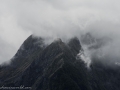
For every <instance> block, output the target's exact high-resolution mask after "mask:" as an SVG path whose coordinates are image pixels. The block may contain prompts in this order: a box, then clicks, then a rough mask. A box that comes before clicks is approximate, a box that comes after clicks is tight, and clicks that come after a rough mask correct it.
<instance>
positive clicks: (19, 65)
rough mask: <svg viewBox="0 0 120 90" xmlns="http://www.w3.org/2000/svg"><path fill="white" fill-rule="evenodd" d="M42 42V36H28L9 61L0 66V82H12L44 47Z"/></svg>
mask: <svg viewBox="0 0 120 90" xmlns="http://www.w3.org/2000/svg"><path fill="white" fill-rule="evenodd" d="M43 42H44V41H43V39H42V38H38V37H33V36H32V35H31V36H29V37H28V38H27V39H26V40H25V41H24V43H23V44H22V46H21V47H20V49H19V50H18V52H17V53H16V54H15V56H14V58H13V59H12V61H11V63H10V64H9V65H7V66H2V67H1V70H0V81H1V82H0V84H2V83H3V84H4V83H5V82H8V81H11V82H12V80H13V79H14V78H16V77H19V75H20V74H21V73H22V72H24V71H25V70H26V69H27V68H28V67H29V65H30V64H31V63H32V62H33V61H34V59H35V58H37V55H38V56H39V53H41V52H42V50H43V49H44V48H45V45H44V43H43ZM33 58H34V59H33Z"/></svg>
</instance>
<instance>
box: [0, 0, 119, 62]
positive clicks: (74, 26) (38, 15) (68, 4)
mask: <svg viewBox="0 0 120 90" xmlns="http://www.w3.org/2000/svg"><path fill="white" fill-rule="evenodd" d="M119 4H120V1H119V0H116V1H114V0H65V1H64V0H51V1H49V0H1V1H0V47H1V49H2V48H5V49H3V50H1V51H0V57H1V58H0V63H2V62H3V61H6V60H8V59H9V58H11V57H12V56H13V55H14V54H15V53H16V51H17V49H18V48H19V47H20V45H21V44H22V42H23V41H24V40H25V39H26V38H27V37H28V36H29V35H30V34H32V33H34V34H36V35H39V36H42V37H54V38H57V37H60V38H64V39H65V38H70V37H73V36H78V37H80V35H81V34H84V33H87V32H91V33H92V35H93V36H95V37H97V38H101V37H104V36H107V37H110V38H112V40H113V42H114V43H115V45H116V44H118V43H119V42H120V41H119V35H120V31H119V30H120V27H119V26H120V12H119V9H120V6H119ZM117 42H118V43H117ZM115 45H112V46H114V47H117V48H119V46H115ZM112 46H111V45H108V47H109V48H110V47H112ZM117 48H116V49H117ZM116 49H115V51H116ZM117 50H118V49H117ZM9 51H11V52H10V53H9ZM106 51H108V50H106ZM3 52H4V54H3ZM104 52H105V51H104ZM116 52H117V51H116ZM106 53H107V52H106ZM118 53H119V52H118ZM5 55H6V56H5Z"/></svg>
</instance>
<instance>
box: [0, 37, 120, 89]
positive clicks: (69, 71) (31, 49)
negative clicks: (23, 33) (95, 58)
mask: <svg viewBox="0 0 120 90" xmlns="http://www.w3.org/2000/svg"><path fill="white" fill-rule="evenodd" d="M81 49H82V46H81V44H80V41H79V39H78V38H77V37H74V38H71V39H70V40H69V42H68V43H65V42H63V41H62V40H61V39H57V40H55V41H53V42H52V43H51V44H49V45H46V44H45V40H44V39H43V38H41V37H35V36H33V35H31V36H29V37H28V38H27V39H26V40H25V41H24V43H23V44H22V45H21V47H20V49H19V50H18V51H17V53H16V54H15V56H14V57H13V58H12V60H11V63H10V64H9V65H3V66H1V67H0V86H1V87H2V86H3V87H13V88H14V87H19V88H14V90H19V89H20V88H22V90H24V89H25V87H29V88H28V89H27V90H113V89H114V90H119V89H120V87H119V86H120V85H119V82H120V81H119V80H120V79H119V75H120V73H119V72H118V71H119V69H111V68H107V67H105V66H103V65H102V64H101V63H99V62H93V63H92V64H91V66H90V69H88V68H87V67H86V64H85V63H84V62H83V60H81V59H80V58H79V59H76V56H77V54H78V53H79V51H80V50H81ZM20 86H21V87H20ZM23 87H24V88H23ZM5 90H7V88H6V89H5ZM9 90H13V89H12V88H9Z"/></svg>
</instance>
